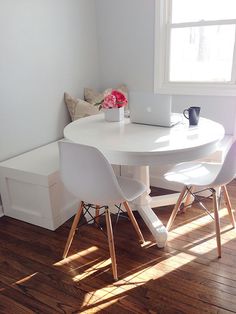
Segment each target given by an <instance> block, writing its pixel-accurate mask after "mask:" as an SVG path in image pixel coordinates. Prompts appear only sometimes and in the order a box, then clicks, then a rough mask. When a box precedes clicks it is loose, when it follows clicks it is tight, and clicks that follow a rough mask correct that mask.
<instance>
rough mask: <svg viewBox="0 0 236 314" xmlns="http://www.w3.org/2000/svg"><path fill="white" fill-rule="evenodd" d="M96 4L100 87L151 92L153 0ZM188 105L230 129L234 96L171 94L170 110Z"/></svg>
mask: <svg viewBox="0 0 236 314" xmlns="http://www.w3.org/2000/svg"><path fill="white" fill-rule="evenodd" d="M96 6H97V14H98V16H97V20H98V38H99V53H100V65H101V84H102V86H103V88H106V87H108V86H116V84H118V83H121V82H124V83H126V84H127V85H128V87H129V89H130V90H143V91H150V92H153V86H154V73H153V69H154V9H155V1H154V0H148V1H147V0H119V1H117V0H96ZM192 105H198V106H201V108H202V115H203V116H205V117H209V118H212V119H214V120H216V121H218V122H220V123H222V124H223V125H224V127H225V130H226V133H233V132H234V129H235V125H236V97H210V96H206V97H205V96H204V97H202V96H184V95H183V96H174V97H173V110H174V111H179V112H181V111H182V110H183V109H184V108H186V107H189V106H192Z"/></svg>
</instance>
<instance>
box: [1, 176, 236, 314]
mask: <svg viewBox="0 0 236 314" xmlns="http://www.w3.org/2000/svg"><path fill="white" fill-rule="evenodd" d="M228 191H229V195H230V197H231V202H232V206H233V208H235V206H236V181H235V180H233V181H232V183H231V184H230V185H229V186H228ZM207 204H208V206H209V207H210V206H211V201H207ZM171 210H172V207H171V206H168V207H163V208H158V209H156V210H155V212H156V213H157V214H158V217H159V218H160V219H161V220H162V221H163V222H164V223H166V222H167V221H168V218H169V216H170V213H171ZM135 216H136V219H137V221H138V223H139V225H140V228H141V230H142V232H143V235H144V238H145V240H146V241H147V242H146V243H145V245H144V246H142V247H141V246H140V245H139V243H138V241H137V238H136V234H135V232H134V230H133V228H132V227H131V224H130V222H129V221H128V219H127V218H125V215H124V218H121V219H120V220H119V222H118V224H117V226H116V227H115V228H114V229H115V232H114V234H115V246H116V255H117V264H118V276H119V280H118V281H117V282H114V281H113V277H112V271H111V264H110V260H109V249H108V245H107V239H106V237H105V236H104V234H103V233H102V232H100V231H99V230H98V229H97V228H96V227H94V226H91V225H90V226H88V225H87V226H84V227H82V228H79V232H78V233H77V234H76V236H75V240H74V241H73V243H72V247H71V249H70V252H69V256H68V258H67V259H65V260H62V258H61V256H62V253H63V249H64V246H65V243H66V239H67V236H68V233H69V230H70V226H71V223H72V219H70V220H69V221H67V222H66V223H65V224H64V225H63V226H61V227H60V228H58V229H57V230H56V231H55V232H52V231H49V230H45V229H43V228H40V227H36V226H33V225H30V224H27V223H24V222H21V221H18V220H15V219H12V218H9V217H2V218H0V313H7V314H8V313H14V314H15V313H20V314H21V313H26V314H27V313H46V314H47V313H50V314H51V313H168V314H169V313H188V314H189V313H236V301H235V299H236V298H235V296H236V271H235V267H236V230H233V229H231V225H230V221H229V219H228V217H227V209H226V208H225V206H224V204H222V206H221V209H220V216H221V227H222V258H221V259H218V258H217V252H216V241H215V234H214V222H213V221H212V220H211V218H210V217H209V216H207V215H206V214H205V213H204V212H203V211H202V210H201V209H200V208H199V206H198V205H197V204H194V206H192V207H191V208H189V209H187V211H186V213H185V214H180V215H177V217H176V220H175V222H174V225H173V229H172V231H171V232H170V234H169V241H168V244H167V246H166V247H165V248H164V249H158V248H157V246H156V245H155V242H154V239H153V237H152V235H151V234H150V232H149V230H148V229H147V227H146V226H145V224H144V222H143V221H142V219H141V217H140V216H139V215H138V214H137V213H135ZM114 218H115V217H113V220H114ZM100 221H101V224H102V226H103V228H104V231H105V223H104V218H101V219H100ZM127 243H129V245H127Z"/></svg>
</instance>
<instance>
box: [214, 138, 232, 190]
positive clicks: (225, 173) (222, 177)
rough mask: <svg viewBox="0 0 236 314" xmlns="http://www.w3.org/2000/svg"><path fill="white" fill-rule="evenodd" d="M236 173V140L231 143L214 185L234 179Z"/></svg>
mask: <svg viewBox="0 0 236 314" xmlns="http://www.w3.org/2000/svg"><path fill="white" fill-rule="evenodd" d="M235 175H236V141H234V143H233V144H232V145H231V147H230V149H229V151H228V153H227V155H226V157H225V160H224V162H223V164H222V167H221V169H220V171H219V173H218V175H217V176H216V178H215V180H214V182H213V183H212V185H214V186H217V185H224V184H227V183H229V182H230V181H232V180H233V178H234V177H235Z"/></svg>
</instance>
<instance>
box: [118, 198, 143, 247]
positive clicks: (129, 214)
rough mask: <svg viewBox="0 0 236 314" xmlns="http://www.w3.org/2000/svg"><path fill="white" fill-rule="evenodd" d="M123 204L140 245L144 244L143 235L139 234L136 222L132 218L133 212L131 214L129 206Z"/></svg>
mask: <svg viewBox="0 0 236 314" xmlns="http://www.w3.org/2000/svg"><path fill="white" fill-rule="evenodd" d="M123 204H124V207H125V209H126V211H127V214H128V216H129V219H130V220H131V222H132V225H133V226H134V229H135V231H136V233H137V235H138V238H139V241H140V242H141V243H144V242H145V240H144V237H143V234H142V232H141V230H140V228H139V225H138V223H137V220H136V219H135V217H134V214H133V212H132V209H131V208H130V206H129V204H128V203H127V202H124V203H123Z"/></svg>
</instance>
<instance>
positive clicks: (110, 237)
mask: <svg viewBox="0 0 236 314" xmlns="http://www.w3.org/2000/svg"><path fill="white" fill-rule="evenodd" d="M105 215H106V225H107V236H108V245H109V251H110V256H111V265H112V272H113V277H114V280H118V276H117V265H116V253H115V245H114V237H113V231H112V224H111V215H110V210H109V208H106V211H105Z"/></svg>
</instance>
